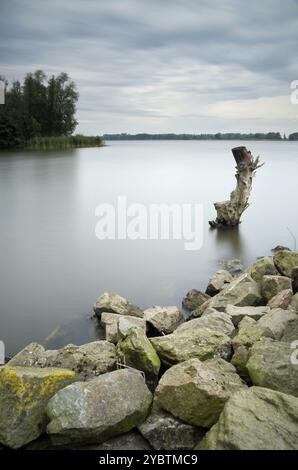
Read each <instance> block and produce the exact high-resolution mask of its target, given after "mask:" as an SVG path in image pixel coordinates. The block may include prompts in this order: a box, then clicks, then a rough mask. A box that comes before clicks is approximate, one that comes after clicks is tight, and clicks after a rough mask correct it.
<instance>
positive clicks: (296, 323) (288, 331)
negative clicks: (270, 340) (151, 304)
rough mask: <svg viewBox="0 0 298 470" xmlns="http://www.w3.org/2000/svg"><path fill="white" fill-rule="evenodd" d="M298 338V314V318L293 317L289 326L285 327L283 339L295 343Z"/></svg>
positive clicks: (297, 316)
mask: <svg viewBox="0 0 298 470" xmlns="http://www.w3.org/2000/svg"><path fill="white" fill-rule="evenodd" d="M297 340H298V315H296V318H293V319H292V320H290V321H289V323H288V324H287V326H286V327H285V329H284V332H283V335H282V337H281V341H286V342H287V343H293V342H294V341H297Z"/></svg>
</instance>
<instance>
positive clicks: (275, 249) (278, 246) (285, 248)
mask: <svg viewBox="0 0 298 470" xmlns="http://www.w3.org/2000/svg"><path fill="white" fill-rule="evenodd" d="M280 250H288V251H292V250H291V249H290V248H288V247H287V246H284V245H276V246H275V247H274V248H272V250H271V251H272V252H273V253H277V251H280Z"/></svg>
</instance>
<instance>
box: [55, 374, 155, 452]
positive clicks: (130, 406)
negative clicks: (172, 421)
mask: <svg viewBox="0 0 298 470" xmlns="http://www.w3.org/2000/svg"><path fill="white" fill-rule="evenodd" d="M151 401H152V395H151V393H150V391H149V390H148V388H147V386H146V384H145V382H144V378H143V376H142V374H141V373H140V372H138V371H136V370H132V369H129V370H128V369H122V370H116V371H113V372H108V373H107V374H104V375H101V376H99V377H96V378H95V379H93V380H90V382H76V383H74V384H72V385H69V386H68V387H66V388H64V389H63V390H60V391H59V392H58V393H56V395H55V396H54V397H53V398H51V400H50V401H49V403H48V406H47V414H48V417H49V420H50V423H49V424H48V426H47V433H48V434H50V435H51V439H52V441H53V443H54V444H55V443H59V444H62V443H64V444H66V443H71V444H73V445H74V444H76V443H79V444H80V445H85V444H89V443H90V444H93V443H95V444H98V443H100V442H105V441H107V440H108V439H110V438H112V437H115V436H118V435H121V434H124V433H126V432H128V431H130V430H131V429H133V428H134V427H135V426H138V425H139V424H141V423H142V422H143V421H144V420H145V419H146V417H147V414H148V412H149V409H150V406H151Z"/></svg>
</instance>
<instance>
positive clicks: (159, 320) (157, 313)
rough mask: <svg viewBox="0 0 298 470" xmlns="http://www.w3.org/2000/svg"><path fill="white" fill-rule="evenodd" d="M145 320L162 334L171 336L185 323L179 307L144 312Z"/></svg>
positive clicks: (150, 309) (151, 309)
mask: <svg viewBox="0 0 298 470" xmlns="http://www.w3.org/2000/svg"><path fill="white" fill-rule="evenodd" d="M144 319H145V320H146V321H147V322H148V323H149V325H151V326H153V328H154V329H155V330H156V331H158V332H159V333H160V334H163V333H165V334H169V333H173V331H174V330H175V329H176V328H177V326H179V325H180V324H181V323H182V322H183V316H182V313H181V312H180V310H179V308H178V307H175V306H169V307H159V306H155V307H151V308H147V309H146V310H144Z"/></svg>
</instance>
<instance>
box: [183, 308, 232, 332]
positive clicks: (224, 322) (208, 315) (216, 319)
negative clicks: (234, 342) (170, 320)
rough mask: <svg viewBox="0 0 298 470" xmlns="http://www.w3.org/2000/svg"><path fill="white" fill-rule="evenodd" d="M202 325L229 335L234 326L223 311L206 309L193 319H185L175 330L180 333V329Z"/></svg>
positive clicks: (189, 328)
mask: <svg viewBox="0 0 298 470" xmlns="http://www.w3.org/2000/svg"><path fill="white" fill-rule="evenodd" d="M211 310H212V311H211ZM202 327H204V328H209V329H212V330H215V331H219V332H221V333H224V334H226V335H227V336H231V335H232V334H233V333H234V331H235V327H234V325H233V323H232V322H231V319H230V316H229V315H227V314H226V313H224V312H219V311H218V310H215V309H207V311H206V312H205V313H204V314H203V315H202V316H201V317H200V318H194V319H193V320H190V321H187V322H185V323H183V325H180V326H179V327H178V328H177V330H176V332H178V333H179V332H180V333H181V332H182V331H185V332H186V331H191V330H192V329H196V328H202Z"/></svg>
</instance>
